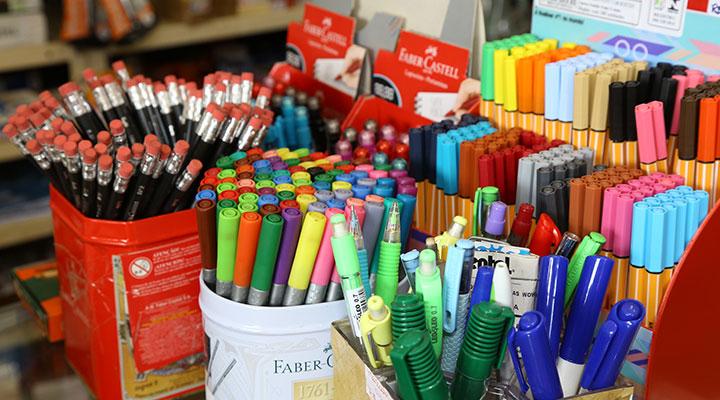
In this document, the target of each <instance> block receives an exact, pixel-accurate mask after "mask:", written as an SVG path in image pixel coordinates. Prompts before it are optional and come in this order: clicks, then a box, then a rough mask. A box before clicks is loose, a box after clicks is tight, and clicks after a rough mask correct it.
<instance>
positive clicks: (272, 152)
mask: <svg viewBox="0 0 720 400" xmlns="http://www.w3.org/2000/svg"><path fill="white" fill-rule="evenodd" d="M277 155H278V154H277V150H275V149H273V150H268V151H266V152H264V153H263V155H262V158H263V159H266V158H270V157H275V156H277Z"/></svg>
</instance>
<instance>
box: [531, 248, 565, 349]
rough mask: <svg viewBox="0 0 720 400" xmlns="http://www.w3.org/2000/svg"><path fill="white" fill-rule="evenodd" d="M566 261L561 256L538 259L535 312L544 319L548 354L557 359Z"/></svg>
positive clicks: (562, 311) (563, 309) (563, 301)
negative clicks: (548, 348) (548, 343)
mask: <svg viewBox="0 0 720 400" xmlns="http://www.w3.org/2000/svg"><path fill="white" fill-rule="evenodd" d="M567 270H568V259H567V258H565V257H563V256H555V255H550V256H544V257H541V258H540V274H539V275H538V279H539V282H538V289H537V299H536V302H535V311H537V312H539V313H540V314H542V315H543V316H544V317H545V322H546V326H545V328H546V329H547V334H548V339H549V341H550V354H551V355H552V359H553V360H555V359H557V355H558V349H559V348H560V331H562V324H563V313H564V312H565V285H566V282H567Z"/></svg>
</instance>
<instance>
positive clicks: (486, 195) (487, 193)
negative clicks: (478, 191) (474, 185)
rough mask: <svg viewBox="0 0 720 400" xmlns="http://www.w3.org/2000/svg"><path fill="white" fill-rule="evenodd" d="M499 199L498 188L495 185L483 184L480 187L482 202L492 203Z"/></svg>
mask: <svg viewBox="0 0 720 400" xmlns="http://www.w3.org/2000/svg"><path fill="white" fill-rule="evenodd" d="M499 199H500V190H499V189H498V188H496V187H495V186H485V187H484V188H482V202H483V204H487V205H489V204H492V203H493V202H495V201H498V200H499Z"/></svg>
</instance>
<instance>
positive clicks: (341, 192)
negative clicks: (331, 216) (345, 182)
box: [333, 189, 353, 201]
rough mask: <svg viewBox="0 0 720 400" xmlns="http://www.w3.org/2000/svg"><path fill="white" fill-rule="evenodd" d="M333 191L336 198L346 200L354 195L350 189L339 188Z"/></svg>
mask: <svg viewBox="0 0 720 400" xmlns="http://www.w3.org/2000/svg"><path fill="white" fill-rule="evenodd" d="M333 193H334V194H335V198H336V199H338V200H342V201H345V200H347V199H349V198H351V197H353V192H352V190H348V189H338V190H336V191H334V192H333Z"/></svg>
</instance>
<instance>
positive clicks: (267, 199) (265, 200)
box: [258, 194, 280, 208]
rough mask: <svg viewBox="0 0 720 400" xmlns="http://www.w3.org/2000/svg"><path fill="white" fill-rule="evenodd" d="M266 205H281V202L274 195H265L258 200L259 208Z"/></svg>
mask: <svg viewBox="0 0 720 400" xmlns="http://www.w3.org/2000/svg"><path fill="white" fill-rule="evenodd" d="M265 204H273V205H276V206H277V205H280V200H278V198H277V196H275V195H274V194H263V195H260V197H259V198H258V208H259V207H262V206H264V205H265Z"/></svg>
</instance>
